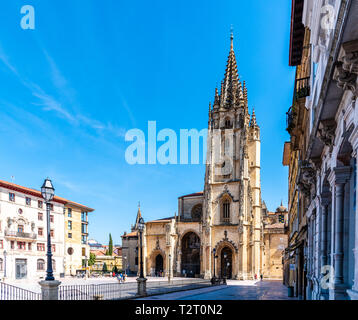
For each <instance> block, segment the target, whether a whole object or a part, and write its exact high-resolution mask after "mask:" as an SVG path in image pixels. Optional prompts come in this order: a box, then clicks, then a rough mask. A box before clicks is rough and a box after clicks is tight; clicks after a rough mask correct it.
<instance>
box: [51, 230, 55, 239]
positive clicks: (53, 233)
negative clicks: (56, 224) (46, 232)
mask: <svg viewBox="0 0 358 320" xmlns="http://www.w3.org/2000/svg"><path fill="white" fill-rule="evenodd" d="M54 235H55V232H54V230H53V229H51V230H50V236H51V238H53V237H54Z"/></svg>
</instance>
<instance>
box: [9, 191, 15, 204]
mask: <svg viewBox="0 0 358 320" xmlns="http://www.w3.org/2000/svg"><path fill="white" fill-rule="evenodd" d="M9 201H11V202H15V193H11V192H9Z"/></svg>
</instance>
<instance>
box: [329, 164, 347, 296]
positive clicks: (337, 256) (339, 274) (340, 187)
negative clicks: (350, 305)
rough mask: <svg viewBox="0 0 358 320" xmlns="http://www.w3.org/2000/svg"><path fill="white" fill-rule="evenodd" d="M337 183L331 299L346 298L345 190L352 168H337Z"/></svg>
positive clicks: (335, 173) (335, 176)
mask: <svg viewBox="0 0 358 320" xmlns="http://www.w3.org/2000/svg"><path fill="white" fill-rule="evenodd" d="M332 174H334V178H335V179H334V183H335V194H334V196H335V217H334V253H333V266H334V289H333V290H331V291H330V299H333V300H340V299H345V298H346V293H345V291H346V288H345V286H344V278H343V254H344V250H343V241H344V234H343V233H344V229H343V227H344V224H343V222H344V189H345V184H346V182H347V181H348V180H349V178H350V174H351V168H350V167H336V168H335V169H334V171H333V172H332Z"/></svg>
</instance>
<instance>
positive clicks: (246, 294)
mask: <svg viewBox="0 0 358 320" xmlns="http://www.w3.org/2000/svg"><path fill="white" fill-rule="evenodd" d="M140 300H296V298H289V297H288V296H287V288H286V287H285V286H284V285H283V284H282V281H277V280H266V281H237V280H228V281H227V286H224V285H221V286H215V287H210V288H203V289H197V290H190V291H185V292H174V293H169V294H165V295H158V296H152V297H147V298H142V299H140Z"/></svg>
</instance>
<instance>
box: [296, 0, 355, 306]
mask: <svg viewBox="0 0 358 320" xmlns="http://www.w3.org/2000/svg"><path fill="white" fill-rule="evenodd" d="M297 2H300V1H296V5H297ZM302 2H304V3H303V10H302V23H303V26H304V27H305V28H306V30H307V29H309V31H310V49H311V57H310V58H311V75H310V94H309V95H308V96H307V97H306V109H307V111H308V114H309V120H308V122H307V126H308V127H309V128H308V130H309V133H308V136H307V149H306V153H305V158H302V159H299V160H300V163H301V165H300V169H299V177H298V181H297V185H298V188H299V190H300V192H301V193H304V194H305V196H306V203H304V204H303V205H304V206H305V210H306V217H307V247H305V261H304V271H305V273H306V277H307V283H306V285H305V291H306V297H307V299H313V300H324V299H330V300H341V299H358V217H357V152H358V102H357V97H358V90H357V89H358V84H357V76H358V27H357V23H358V20H357V17H358V1H357V0H329V1H328V0H305V1H303V0H302ZM297 7H298V6H297Z"/></svg>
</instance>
